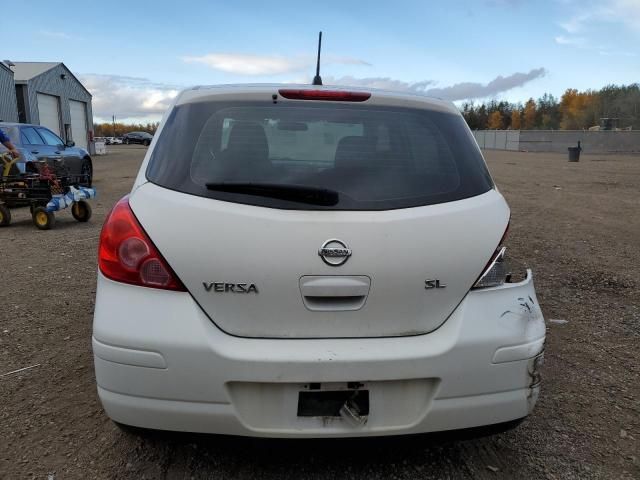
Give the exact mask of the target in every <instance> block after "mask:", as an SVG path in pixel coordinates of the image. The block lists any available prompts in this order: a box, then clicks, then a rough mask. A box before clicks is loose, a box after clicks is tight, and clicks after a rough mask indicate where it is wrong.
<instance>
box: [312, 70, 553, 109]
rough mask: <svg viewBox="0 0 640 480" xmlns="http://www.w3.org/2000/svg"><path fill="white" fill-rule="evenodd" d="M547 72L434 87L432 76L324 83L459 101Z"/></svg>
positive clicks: (328, 79)
mask: <svg viewBox="0 0 640 480" xmlns="http://www.w3.org/2000/svg"><path fill="white" fill-rule="evenodd" d="M545 74H546V70H545V69H544V68H536V69H533V70H531V71H529V72H527V73H520V72H516V73H514V74H511V75H508V76H506V77H503V76H502V75H499V76H497V77H496V78H494V79H493V80H491V81H490V82H488V83H486V84H483V83H479V82H461V83H456V84H454V85H450V86H448V87H433V86H432V85H433V84H434V83H435V82H433V81H431V80H424V81H421V82H404V81H402V80H394V79H391V78H388V77H370V78H355V77H351V76H346V77H340V78H333V77H326V79H325V80H324V83H325V84H326V85H344V86H357V87H370V88H383V89H387V90H397V91H406V92H413V93H421V94H425V95H429V96H432V97H438V98H442V99H445V100H451V101H457V100H471V99H476V98H487V97H491V96H495V95H497V94H500V93H503V92H506V91H508V90H511V89H513V88H516V87H521V86H523V85H524V84H526V83H528V82H531V81H533V80H535V79H537V78H540V77H543V76H544V75H545ZM429 87H430V88H429Z"/></svg>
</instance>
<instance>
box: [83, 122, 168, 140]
mask: <svg viewBox="0 0 640 480" xmlns="http://www.w3.org/2000/svg"><path fill="white" fill-rule="evenodd" d="M159 124H160V123H159V122H150V123H115V124H114V123H110V122H105V123H94V124H93V134H94V136H96V137H121V136H122V135H124V134H125V133H129V132H147V133H150V134H151V135H153V134H155V133H156V130H157V129H158V125H159Z"/></svg>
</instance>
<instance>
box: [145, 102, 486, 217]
mask: <svg viewBox="0 0 640 480" xmlns="http://www.w3.org/2000/svg"><path fill="white" fill-rule="evenodd" d="M147 176H148V178H149V180H151V181H152V182H155V183H157V184H159V185H162V186H165V187H168V188H171V189H173V190H178V191H181V192H185V193H190V194H193V195H200V196H205V197H210V198H216V199H219V200H225V201H232V202H237V203H247V204H253V205H261V206H267V207H274V208H291V209H294V208H295V209H335V210H385V209H395V208H407V207H415V206H422V205H430V204H434V203H442V202H447V201H452V200H459V199H462V198H467V197H471V196H475V195H479V194H481V193H484V192H486V191H488V190H489V189H490V188H492V186H493V184H492V181H491V179H490V177H489V174H488V172H487V170H486V166H485V164H484V161H483V159H482V156H481V154H480V151H479V150H478V148H477V146H476V144H475V142H474V141H473V139H472V136H471V133H470V132H469V130H468V128H467V127H466V125H465V124H464V120H463V119H462V117H461V116H459V115H455V114H452V113H446V112H439V111H430V110H421V109H408V108H389V107H377V106H362V105H358V106H353V105H346V104H308V103H304V104H303V103H300V104H276V105H273V104H271V103H269V104H266V105H265V104H256V103H249V102H245V103H238V102H234V103H222V102H209V103H195V104H186V105H182V106H178V107H176V108H175V109H174V111H173V112H172V114H171V115H170V117H169V118H168V120H167V122H166V125H165V126H164V129H163V131H162V133H161V134H160V137H159V139H158V143H157V146H156V148H155V149H154V152H153V155H152V158H151V160H150V163H149V168H148V170H147ZM229 183H233V184H234V185H237V184H238V183H240V184H246V185H248V187H243V188H237V186H234V188H207V185H209V186H211V185H224V184H229ZM255 185H269V186H270V188H269V189H264V188H262V187H261V188H260V192H259V194H258V193H257V192H258V190H257V189H256V188H254V186H255ZM273 185H278V186H280V187H282V186H284V185H292V186H294V187H295V188H297V189H300V188H302V189H304V188H305V187H306V188H307V189H326V190H328V191H331V192H336V193H337V195H338V198H337V201H335V202H315V203H314V202H302V201H296V196H295V195H294V196H286V195H282V194H281V191H282V188H279V189H278V194H275V193H274V195H273V197H270V196H269V195H268V193H269V192H270V191H274V192H275V190H274V189H273V188H272V186H273ZM265 192H266V193H265Z"/></svg>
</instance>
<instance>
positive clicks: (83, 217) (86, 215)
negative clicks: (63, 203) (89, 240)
mask: <svg viewBox="0 0 640 480" xmlns="http://www.w3.org/2000/svg"><path fill="white" fill-rule="evenodd" d="M71 215H73V218H75V219H76V220H77V221H78V222H83V223H84V222H88V221H89V219H90V218H91V205H89V204H88V203H87V202H85V201H82V200H80V201H79V202H75V203H74V204H73V205H71Z"/></svg>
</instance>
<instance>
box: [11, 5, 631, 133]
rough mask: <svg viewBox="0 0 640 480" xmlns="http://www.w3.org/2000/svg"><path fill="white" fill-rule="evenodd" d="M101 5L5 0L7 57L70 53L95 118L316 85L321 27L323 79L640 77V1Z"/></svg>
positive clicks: (515, 87)
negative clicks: (250, 89) (231, 86)
mask: <svg viewBox="0 0 640 480" xmlns="http://www.w3.org/2000/svg"><path fill="white" fill-rule="evenodd" d="M92 3H93V2H86V1H82V2H81V1H78V0H64V1H63V0H45V1H42V0H20V1H19V2H16V1H15V0H11V1H9V0H0V11H1V12H2V19H1V22H2V32H3V41H2V47H1V48H0V57H1V58H0V59H3V60H4V59H8V60H11V61H61V62H64V63H65V65H66V66H67V67H69V69H70V70H71V71H72V72H73V73H74V74H75V75H76V76H77V77H78V78H79V79H80V80H81V81H82V82H83V84H84V85H85V87H86V88H87V89H88V90H89V91H90V92H91V93H92V94H93V112H94V120H95V121H103V120H111V116H112V115H116V117H117V119H118V120H119V121H125V122H139V121H141V122H146V121H155V120H158V119H159V118H160V117H161V115H162V113H163V111H164V110H165V109H166V107H167V105H168V104H169V102H170V101H171V99H172V98H173V97H175V95H177V93H178V92H179V91H180V90H181V89H183V88H186V87H189V86H193V85H210V84H222V83H264V82H267V83H274V82H275V83H292V82H295V83H310V82H311V79H312V78H313V74H314V69H315V65H314V64H315V54H316V44H317V35H318V31H320V30H322V31H323V44H322V71H321V74H322V77H323V80H324V83H325V85H327V84H333V85H357V86H369V87H377V88H387V89H394V90H403V91H413V92H416V93H422V94H427V95H431V96H436V97H440V98H444V99H447V100H451V101H455V102H456V103H458V104H460V103H461V102H463V101H467V100H472V101H475V102H480V101H486V100H491V99H496V100H507V101H511V102H523V103H524V102H525V101H526V100H527V99H528V98H530V97H533V98H538V97H540V96H541V95H542V94H544V93H547V92H548V93H551V94H553V95H555V96H557V97H560V96H561V95H562V93H563V92H564V91H565V90H566V89H567V88H577V89H580V90H585V89H599V88H601V87H603V86H605V85H608V84H611V83H615V84H630V83H636V82H640V0H539V1H535V0H475V1H471V0H467V1H463V0H459V1H456V0H448V1H442V0H439V1H428V0H424V1H418V0H396V1H394V2H390V1H386V2H382V1H376V0H368V1H367V2H363V1H349V0H342V1H334V0H323V1H316V2H313V3H312V2H304V1H298V2H293V1H289V0H279V1H276V2H259V1H250V0H246V1H243V0H235V1H228V0H227V1H199V0H196V1H189V0H183V1H182V2H178V1H176V0H172V1H165V0H156V1H153V2H145V1H136V2H131V1H129V2H121V1H118V0H114V1H111V2H100V3H97V2H96V3H95V4H92ZM94 5H96V6H94ZM97 5H99V6H97Z"/></svg>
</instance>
